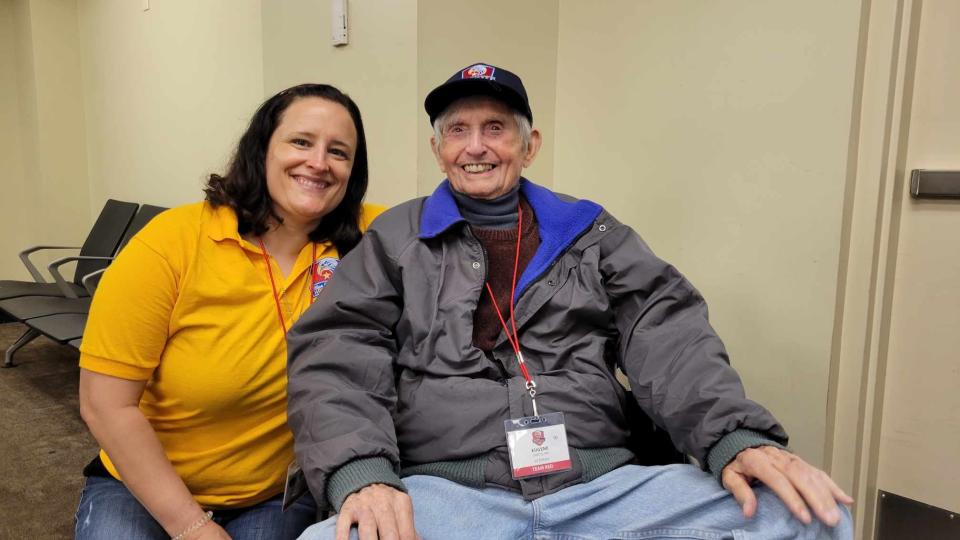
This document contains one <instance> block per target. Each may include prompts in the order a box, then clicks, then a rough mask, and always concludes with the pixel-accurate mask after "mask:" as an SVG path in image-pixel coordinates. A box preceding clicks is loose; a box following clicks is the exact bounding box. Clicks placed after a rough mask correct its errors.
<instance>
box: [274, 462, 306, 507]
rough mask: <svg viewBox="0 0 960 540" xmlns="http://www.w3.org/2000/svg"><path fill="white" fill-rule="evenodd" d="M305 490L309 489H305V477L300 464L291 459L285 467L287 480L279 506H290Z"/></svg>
mask: <svg viewBox="0 0 960 540" xmlns="http://www.w3.org/2000/svg"><path fill="white" fill-rule="evenodd" d="M307 491H309V490H308V489H307V478H306V477H305V476H304V475H303V471H301V470H300V465H297V461H296V460H293V461H292V462H291V463H290V465H289V466H288V467H287V480H286V482H285V483H284V486H283V502H282V503H281V504H280V508H281V509H282V510H286V509H287V508H290V506H291V505H292V504H293V503H295V502H297V499H299V498H300V497H301V496H303V495H305V494H306V493H307Z"/></svg>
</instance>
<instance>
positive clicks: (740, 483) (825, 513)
mask: <svg viewBox="0 0 960 540" xmlns="http://www.w3.org/2000/svg"><path fill="white" fill-rule="evenodd" d="M721 479H722V481H723V487H725V488H726V489H727V490H728V491H729V492H730V493H733V497H734V498H735V499H736V500H737V502H738V503H740V506H742V507H743V515H744V516H746V517H748V518H750V517H753V515H754V514H755V513H756V511H757V497H756V495H755V494H754V493H753V489H751V488H750V482H751V481H753V480H758V481H760V482H762V483H764V484H766V485H767V486H768V487H769V488H770V489H772V490H773V492H774V493H776V494H777V496H779V497H780V498H781V499H782V500H783V503H784V504H785V505H786V506H787V508H789V509H790V511H791V512H793V515H794V516H796V517H797V519H799V520H800V521H802V522H804V523H806V524H809V523H810V521H811V517H810V510H808V509H807V507H808V506H809V507H810V508H813V512H814V513H815V514H816V515H817V517H818V518H819V519H820V521H822V522H824V523H826V524H827V525H829V526H831V527H833V526H835V525H836V524H837V523H839V522H840V510H839V508H837V501H839V502H841V503H843V504H847V505H849V504H853V499H852V498H851V497H850V496H849V495H847V494H846V493H844V492H843V490H842V489H840V488H839V487H838V486H837V484H835V483H834V481H833V480H832V479H831V478H830V477H829V476H828V475H827V473H825V472H823V471H821V470H820V469H817V468H816V467H814V466H812V465H810V464H809V463H807V462H806V461H804V460H802V459H800V458H799V457H797V456H795V455H794V454H791V453H790V452H787V451H786V450H781V449H779V448H777V447H775V446H761V447H759V448H747V449H746V450H744V451H742V452H740V453H739V454H737V457H736V458H735V459H734V460H733V461H731V462H730V463H729V464H728V465H727V466H726V467H724V468H723V472H722V473H721Z"/></svg>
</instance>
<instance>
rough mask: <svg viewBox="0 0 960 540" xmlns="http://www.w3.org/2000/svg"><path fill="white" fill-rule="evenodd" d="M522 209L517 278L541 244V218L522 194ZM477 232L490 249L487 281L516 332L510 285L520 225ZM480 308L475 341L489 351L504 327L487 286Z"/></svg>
mask: <svg viewBox="0 0 960 540" xmlns="http://www.w3.org/2000/svg"><path fill="white" fill-rule="evenodd" d="M520 208H521V210H523V231H522V232H523V234H522V236H521V237H520V262H519V265H518V266H517V280H518V281H519V279H520V276H521V275H523V270H524V269H525V268H526V267H527V264H528V263H529V262H530V259H532V258H533V255H534V253H536V252H537V248H538V247H539V246H540V230H539V229H538V228H537V217H536V216H535V215H534V214H533V209H532V208H530V205H529V204H527V201H526V200H524V199H523V197H520ZM473 234H474V235H475V236H476V237H477V239H478V240H480V243H481V244H483V249H485V250H486V252H487V283H489V284H490V287H491V288H492V289H493V294H494V296H495V297H496V299H497V305H498V306H499V307H500V314H501V315H503V320H504V322H506V323H507V328H509V329H510V332H511V335H512V334H513V326H511V324H510V287H511V285H512V284H513V262H514V260H515V259H516V254H517V228H516V227H512V228H509V229H481V228H477V227H474V228H473ZM483 289H484V290H483V292H482V293H481V294H480V302H479V303H478V304H477V311H476V312H474V314H473V344H474V345H475V346H476V347H478V348H479V349H481V350H483V351H487V352H489V351H490V350H492V349H493V346H494V345H495V344H496V342H497V338H499V337H500V333H501V332H502V331H503V326H502V325H501V324H500V319H499V318H498V317H497V312H496V310H495V308H494V307H493V302H491V301H490V293H489V292H487V290H486V289H487V288H486V287H484V288H483Z"/></svg>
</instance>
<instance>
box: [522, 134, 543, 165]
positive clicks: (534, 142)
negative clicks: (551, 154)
mask: <svg viewBox="0 0 960 540" xmlns="http://www.w3.org/2000/svg"><path fill="white" fill-rule="evenodd" d="M542 143H543V139H542V138H541V137H540V130H539V129H536V128H534V129H533V131H531V132H530V145H529V146H527V153H526V154H524V156H523V166H524V167H529V166H530V165H532V164H533V160H534V159H536V158H537V152H539V151H540V145H541V144H542Z"/></svg>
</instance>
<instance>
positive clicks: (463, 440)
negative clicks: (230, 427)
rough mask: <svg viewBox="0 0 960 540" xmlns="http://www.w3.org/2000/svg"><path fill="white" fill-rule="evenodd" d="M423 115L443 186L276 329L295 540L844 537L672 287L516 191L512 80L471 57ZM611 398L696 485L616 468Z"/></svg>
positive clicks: (822, 482) (662, 272)
mask: <svg viewBox="0 0 960 540" xmlns="http://www.w3.org/2000/svg"><path fill="white" fill-rule="evenodd" d="M425 105H426V110H427V113H428V115H429V116H430V121H431V122H432V123H433V126H434V130H435V134H434V137H433V138H432V139H431V144H432V146H433V151H434V154H435V155H436V158H437V162H438V163H439V165H440V169H441V170H442V171H443V173H444V174H446V177H447V178H446V180H444V181H443V182H442V183H441V184H440V186H439V187H438V188H437V189H436V191H434V193H433V194H432V195H430V196H429V197H426V198H420V199H416V200H413V201H410V202H407V203H405V204H402V205H400V206H398V207H396V208H393V209H392V210H389V211H387V212H386V213H384V214H383V215H381V216H380V218H379V219H378V220H377V221H376V222H375V223H374V224H373V226H372V227H371V228H370V230H369V231H368V233H367V234H366V236H365V237H364V238H363V240H362V241H361V243H360V245H359V246H358V247H357V248H356V249H355V250H354V251H353V252H351V253H350V255H349V256H348V257H346V258H345V259H344V260H343V263H342V267H341V268H340V270H339V271H338V273H337V277H336V279H334V280H333V281H332V282H331V284H330V285H328V287H327V288H326V289H325V290H324V293H323V296H322V297H321V298H320V300H319V301H318V302H317V304H316V305H315V306H314V307H313V308H312V309H311V310H310V311H309V312H308V313H307V314H305V315H304V316H303V317H302V318H301V319H300V321H299V322H298V323H297V325H296V326H295V327H294V328H293V329H292V330H291V332H290V335H289V345H290V347H289V348H290V366H289V376H290V383H289V392H290V398H289V399H290V403H289V422H290V425H291V427H292V429H293V432H294V434H295V437H296V454H297V459H298V462H299V464H300V465H301V466H302V468H303V472H304V474H305V476H306V479H307V483H308V485H309V487H310V490H311V491H312V492H313V495H314V496H315V498H316V499H317V500H318V501H320V503H321V504H322V505H328V506H329V507H331V508H332V509H333V510H335V511H337V512H338V515H337V516H334V517H332V518H330V519H329V520H327V521H325V522H323V523H320V524H318V525H315V526H314V527H312V528H311V529H308V531H307V532H306V533H305V534H304V537H305V538H329V537H333V536H334V534H335V535H336V537H337V538H340V539H346V538H347V537H348V533H349V531H350V530H351V528H353V527H356V531H357V532H358V533H359V537H360V538H377V537H378V535H379V538H415V537H416V535H417V534H418V533H419V534H420V535H421V536H422V537H423V538H428V539H429V538H623V537H629V538H661V537H682V538H732V537H734V536H736V537H737V538H745V537H754V536H751V535H750V533H751V532H755V533H756V534H755V536H756V537H762V538H798V537H802V538H820V537H825V536H836V537H848V536H850V535H851V530H850V527H851V525H850V518H849V514H848V513H847V510H846V508H844V507H843V506H841V505H838V504H837V502H838V501H839V502H840V503H844V504H850V503H852V502H853V501H852V500H851V499H850V498H849V497H848V496H847V495H846V494H844V493H843V492H842V491H841V490H840V489H839V488H838V487H837V486H836V484H834V483H833V481H832V480H830V478H829V477H828V476H827V475H826V474H825V473H823V472H822V471H820V470H817V469H815V468H814V467H812V466H810V465H808V464H807V463H805V462H804V461H803V460H801V459H800V458H798V457H797V456H795V455H793V454H791V453H790V452H788V451H787V450H785V449H784V446H783V445H785V444H786V442H787V435H786V433H785V432H784V430H783V428H782V427H781V426H780V425H779V424H778V423H777V421H776V419H774V418H773V416H772V415H771V414H770V413H769V412H768V411H767V410H766V409H764V408H763V407H761V406H760V405H758V404H756V403H754V402H752V401H750V400H748V399H747V398H746V397H745V396H744V392H743V388H742V386H741V383H740V380H739V378H738V377H737V375H736V373H735V372H734V371H733V369H731V368H730V366H729V363H728V360H727V355H726V352H725V350H724V347H723V344H722V343H721V341H720V339H719V338H718V337H717V335H716V334H715V333H714V331H713V329H712V328H711V327H710V324H709V323H708V322H707V309H706V305H705V304H704V301H703V298H702V297H701V296H700V295H699V293H698V292H697V291H696V290H695V289H694V288H693V286H692V285H691V284H690V283H689V282H688V281H687V280H686V279H685V278H684V277H683V276H682V275H681V274H680V273H679V272H678V271H677V270H676V269H675V268H673V267H672V266H670V265H669V264H667V263H665V262H663V261H661V260H660V259H658V258H657V257H656V256H654V254H653V253H652V252H651V251H650V249H649V248H648V247H647V246H646V245H645V244H644V243H643V241H642V240H641V239H640V237H639V236H638V235H637V234H636V233H635V232H634V231H633V230H632V229H631V228H630V227H628V226H626V225H624V224H622V223H620V222H618V221H617V220H616V219H615V218H614V217H613V216H611V215H610V214H609V213H607V212H606V211H605V210H604V209H603V208H601V207H600V206H599V205H597V204H595V203H593V202H590V201H587V200H577V199H573V198H571V197H567V196H564V195H558V194H556V193H553V192H552V191H550V190H548V189H546V188H544V187H541V186H538V185H537V184H534V183H533V182H531V181H529V180H526V179H524V178H522V177H521V171H522V169H523V168H524V167H527V166H528V165H530V164H531V163H532V162H533V160H534V158H535V157H536V155H537V151H538V150H539V148H540V133H539V132H538V131H537V130H536V129H533V128H532V127H531V122H532V118H533V114H532V112H531V109H530V105H529V102H528V99H527V94H526V90H525V89H524V87H523V84H522V82H521V81H520V79H519V78H518V77H517V76H516V75H514V74H513V73H510V72H509V71H507V70H505V69H502V68H498V67H495V66H491V65H486V64H475V65H472V66H469V67H467V68H465V69H463V70H460V71H458V72H457V73H456V74H455V75H454V76H453V77H451V78H450V79H449V80H447V81H446V82H445V83H443V84H442V85H440V86H439V87H437V88H436V89H434V90H433V91H432V92H431V93H430V94H429V95H428V96H427V99H426V103H425ZM590 180H593V179H590ZM618 367H619V368H620V369H621V370H622V371H623V372H624V373H625V374H626V376H627V378H628V379H629V382H630V388H631V390H630V391H627V390H625V389H624V387H623V386H622V385H621V384H620V383H619V382H618V381H617V378H616V375H615V372H616V369H617V368H618ZM631 393H632V395H631ZM629 399H634V400H636V403H638V404H639V406H640V408H641V409H642V410H643V412H645V413H646V415H648V416H649V418H650V419H653V421H654V422H655V423H656V424H657V425H658V426H659V427H660V428H662V429H663V430H666V432H667V433H668V434H669V436H670V439H671V440H672V441H673V444H674V445H675V446H676V447H677V448H679V449H680V450H682V451H683V452H684V453H686V454H688V455H690V456H692V457H693V458H695V459H696V461H697V462H699V463H700V464H701V465H702V467H703V469H704V470H701V469H698V468H696V467H694V466H692V465H682V464H675V465H667V466H642V465H636V464H634V462H635V453H634V452H633V451H631V450H630V449H629V448H628V436H629V435H630V434H631V431H632V430H633V431H636V430H637V429H639V428H638V427H637V426H638V425H640V420H639V419H638V418H635V416H637V415H635V414H633V415H631V414H628V410H629V408H628V407H627V405H628V403H627V400H629ZM642 443H643V441H641V444H642ZM708 473H712V475H713V476H711V474H708ZM718 481H719V482H718ZM760 484H763V485H760ZM721 486H722V487H721ZM724 488H726V491H725V490H724ZM778 499H779V500H778ZM780 500H782V503H781V502H780ZM811 510H812V513H811ZM791 513H792V516H793V517H791ZM794 518H795V519H794ZM735 531H740V532H735Z"/></svg>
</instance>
